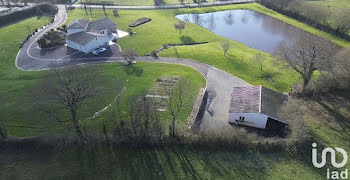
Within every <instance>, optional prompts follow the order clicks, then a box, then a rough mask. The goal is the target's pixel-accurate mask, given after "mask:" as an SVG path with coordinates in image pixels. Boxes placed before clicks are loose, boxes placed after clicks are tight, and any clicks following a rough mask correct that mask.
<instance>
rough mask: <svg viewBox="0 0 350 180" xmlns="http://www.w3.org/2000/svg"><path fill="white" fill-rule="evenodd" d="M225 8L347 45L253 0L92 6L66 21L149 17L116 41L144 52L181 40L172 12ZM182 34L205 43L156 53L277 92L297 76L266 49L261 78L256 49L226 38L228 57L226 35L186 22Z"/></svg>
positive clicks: (121, 23) (124, 24)
mask: <svg viewBox="0 0 350 180" xmlns="http://www.w3.org/2000/svg"><path fill="white" fill-rule="evenodd" d="M227 9H251V10H256V11H259V12H262V13H264V14H267V15H269V16H272V17H275V18H278V19H281V20H282V21H285V22H287V23H290V24H292V25H295V26H297V27H299V28H302V29H304V30H306V31H308V32H311V33H313V34H316V35H320V36H322V37H328V38H332V40H333V42H335V43H337V44H340V45H344V46H349V45H350V42H349V41H345V40H343V39H340V38H337V37H334V36H331V35H329V34H327V33H325V32H323V31H320V30H317V29H315V28H312V27H310V26H308V25H305V24H303V23H300V22H298V21H296V20H293V19H290V18H288V17H286V16H283V15H281V14H279V13H276V12H274V11H271V10H269V9H267V8H264V7H263V6H260V5H258V4H256V3H252V4H242V5H231V6H220V7H207V8H195V9H176V10H138V11H137V10H120V11H119V14H120V17H117V18H116V17H114V16H113V14H112V12H111V10H107V11H106V14H105V13H104V12H103V11H102V10H96V9H94V10H92V13H91V14H90V12H89V11H87V12H85V11H84V10H73V11H70V12H69V16H68V20H67V23H69V22H70V21H72V20H74V19H76V18H86V19H98V18H102V17H105V16H107V17H108V18H110V19H112V20H114V21H115V22H117V24H118V28H119V29H121V30H124V31H126V30H127V28H128V25H129V24H130V23H132V22H133V21H135V20H136V19H138V18H141V17H149V18H152V21H151V22H149V23H147V24H144V25H141V26H139V27H136V28H133V31H134V32H136V34H135V35H133V36H129V37H125V38H123V39H120V40H119V41H118V43H119V44H120V45H121V47H122V49H130V48H133V49H135V50H136V51H137V52H138V53H139V55H145V54H147V53H149V52H151V51H153V50H155V49H158V48H159V47H161V45H162V44H168V43H182V40H181V36H180V35H179V33H178V31H176V30H175V29H174V28H173V25H174V23H176V22H178V20H177V19H176V18H175V17H174V16H175V15H177V14H182V13H203V12H210V11H220V10H227ZM182 36H183V37H185V38H187V39H191V41H195V42H201V41H207V42H209V43H208V44H205V45H196V46H181V47H178V48H177V52H178V53H177V54H176V53H175V50H174V48H171V49H169V50H167V51H164V52H163V53H161V54H160V55H161V56H166V57H181V58H187V59H193V60H196V61H200V62H204V63H207V64H210V65H213V66H215V67H218V68H220V69H223V70H225V71H227V72H230V73H232V74H233V75H235V76H238V77H240V78H242V79H244V80H246V81H247V82H248V83H250V84H253V85H263V86H266V87H269V88H272V89H274V90H277V91H280V92H286V91H289V89H290V85H291V84H293V83H295V82H297V81H299V80H300V78H299V76H298V75H297V74H295V73H293V72H292V71H290V70H288V69H284V70H281V66H280V65H278V64H277V65H276V62H275V61H274V60H273V59H272V58H271V56H270V55H269V54H267V53H263V54H264V55H265V57H266V60H265V62H264V68H265V70H266V71H268V72H270V74H271V75H272V77H273V78H272V79H266V78H263V76H262V72H261V71H260V70H259V68H258V65H257V64H256V63H255V62H252V61H251V59H252V58H253V57H254V56H255V55H256V54H257V53H259V51H258V50H255V49H252V48H249V47H247V46H245V45H243V44H241V43H238V42H236V41H230V42H231V43H232V44H233V49H232V50H231V51H230V52H229V56H230V58H229V59H228V58H225V57H224V56H223V52H222V50H221V47H220V42H221V41H222V40H226V39H225V38H223V37H221V36H218V35H216V34H214V33H212V32H210V31H208V30H206V29H203V28H201V27H199V26H197V25H194V24H190V23H187V24H186V28H185V30H184V31H183V33H182ZM242 59H243V61H242Z"/></svg>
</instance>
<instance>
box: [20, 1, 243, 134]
mask: <svg viewBox="0 0 350 180" xmlns="http://www.w3.org/2000/svg"><path fill="white" fill-rule="evenodd" d="M66 19H67V13H66V10H65V7H64V6H59V11H58V13H57V15H56V17H55V21H54V23H52V24H50V25H48V26H47V27H45V28H44V29H43V30H41V31H40V32H38V33H36V34H35V35H34V36H33V37H32V38H30V39H29V40H28V41H27V42H26V43H25V44H24V45H23V47H22V48H21V49H20V50H19V52H18V55H17V58H16V66H17V68H18V69H21V70H24V71H40V70H47V69H55V68H61V67H66V66H72V65H83V64H97V63H108V62H118V61H119V62H120V61H121V57H120V53H121V51H120V48H119V46H118V45H113V46H112V47H111V48H112V54H108V55H106V56H104V57H94V56H91V57H88V56H87V57H81V56H79V58H76V56H75V55H76V53H79V52H73V50H71V49H70V48H65V47H58V48H62V49H59V50H58V52H61V53H63V55H62V54H61V55H60V57H54V56H52V55H51V54H49V55H46V54H45V53H50V49H48V50H45V51H44V52H45V53H41V54H40V53H39V54H37V53H35V52H36V51H37V49H38V48H37V43H36V40H37V39H38V38H40V37H41V36H42V35H43V34H44V33H45V32H47V31H48V30H50V29H53V28H57V27H59V26H60V25H62V24H64V23H65V21H66ZM35 49H36V50H35ZM39 51H40V49H39ZM55 51H57V49H56V50H55ZM43 57H44V58H43ZM137 61H141V62H157V63H169V64H180V65H185V66H189V67H192V68H194V69H196V70H197V71H199V72H200V73H201V74H202V75H203V76H204V77H205V78H206V81H207V91H208V92H209V101H208V106H207V111H205V114H204V117H203V119H202V123H201V125H200V129H201V130H202V131H205V132H208V131H213V132H218V130H219V132H220V130H222V129H226V128H228V127H229V126H228V111H229V106H230V100H231V92H232V90H233V88H234V87H238V86H244V85H248V83H246V82H245V81H243V80H242V79H240V78H237V77H235V76H233V75H231V74H229V73H227V72H225V71H222V70H220V69H217V68H215V67H212V66H210V65H207V64H203V63H200V62H197V61H193V60H187V59H178V58H162V57H161V58H159V59H154V58H151V57H138V58H137Z"/></svg>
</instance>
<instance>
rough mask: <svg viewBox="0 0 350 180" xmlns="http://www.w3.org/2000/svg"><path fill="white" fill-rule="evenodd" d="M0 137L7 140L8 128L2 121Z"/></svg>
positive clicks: (0, 123)
mask: <svg viewBox="0 0 350 180" xmlns="http://www.w3.org/2000/svg"><path fill="white" fill-rule="evenodd" d="M0 137H1V138H2V139H7V131H6V127H5V124H4V123H3V122H1V121H0Z"/></svg>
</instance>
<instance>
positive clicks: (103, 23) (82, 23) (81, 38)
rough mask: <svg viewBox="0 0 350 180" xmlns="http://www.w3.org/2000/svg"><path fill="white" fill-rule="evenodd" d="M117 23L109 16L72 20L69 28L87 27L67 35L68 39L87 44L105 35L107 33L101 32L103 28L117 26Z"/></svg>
mask: <svg viewBox="0 0 350 180" xmlns="http://www.w3.org/2000/svg"><path fill="white" fill-rule="evenodd" d="M115 26H116V24H115V23H114V22H113V21H111V20H110V19H108V18H103V19H99V20H96V21H93V22H89V21H88V20H85V19H78V20H75V21H73V22H71V23H70V24H69V25H68V27H67V29H85V28H86V27H87V29H86V31H82V32H77V33H74V34H70V35H67V37H66V39H67V40H69V41H72V42H75V43H78V44H80V45H86V44H88V43H89V42H90V41H91V40H93V39H94V38H96V37H103V36H106V35H103V34H100V31H101V30H104V29H108V28H111V27H115Z"/></svg>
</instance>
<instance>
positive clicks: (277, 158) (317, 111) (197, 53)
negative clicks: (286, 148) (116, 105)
mask: <svg viewBox="0 0 350 180" xmlns="http://www.w3.org/2000/svg"><path fill="white" fill-rule="evenodd" d="M229 7H230V8H257V9H260V10H261V11H266V13H272V12H271V11H269V10H266V9H264V8H262V7H261V6H258V5H256V4H253V5H239V6H229ZM220 8H222V9H225V8H228V7H220ZM220 8H218V7H215V8H206V9H197V10H195V11H198V12H200V11H209V10H220ZM189 11H190V10H171V11H165V10H161V11H120V14H121V17H120V18H113V17H111V16H110V17H111V18H113V19H114V20H115V21H116V22H117V23H118V25H119V27H120V28H121V29H123V30H126V28H127V24H128V23H130V22H132V21H133V20H136V19H137V18H139V17H143V16H149V17H151V18H152V19H153V20H152V22H151V23H148V24H145V25H142V26H140V27H138V28H135V29H134V31H136V32H137V33H136V35H134V36H131V37H127V38H125V39H121V40H120V44H121V45H122V47H123V48H131V47H135V48H136V50H137V51H138V53H140V54H145V53H147V52H150V51H151V50H154V49H156V48H159V47H160V45H161V44H165V43H176V42H181V40H180V38H179V37H180V36H179V34H178V32H177V31H175V30H174V29H173V23H175V22H177V20H176V19H175V18H173V16H174V14H178V13H187V12H189ZM103 16H104V14H103V12H102V11H96V10H93V16H92V18H99V17H103ZM276 16H281V15H279V14H276ZM77 17H79V18H82V17H86V18H89V16H86V15H85V12H84V11H83V10H75V11H71V12H70V14H69V20H72V19H74V18H77ZM281 17H283V16H281ZM283 18H285V17H283ZM48 21H49V18H46V17H42V18H41V19H40V20H38V19H37V18H36V17H34V18H30V19H27V20H24V21H21V22H19V23H16V24H12V25H10V26H7V27H3V28H1V29H0V60H1V61H0V66H1V67H2V68H1V70H0V92H1V94H6V98H7V99H6V101H5V102H6V110H5V111H4V112H3V114H2V115H4V116H5V117H7V122H8V124H9V125H10V127H9V131H10V134H11V135H17V136H27V135H35V134H37V133H41V132H47V131H49V130H50V129H46V127H49V125H50V126H52V124H47V126H43V127H38V128H36V127H33V126H37V125H42V124H41V123H39V122H40V121H39V118H38V117H37V115H35V114H33V113H32V112H30V111H26V108H25V107H22V106H18V104H21V103H22V97H24V92H25V90H26V87H28V86H31V87H33V86H36V84H37V83H38V81H39V80H40V79H42V78H44V77H45V75H46V73H47V72H23V71H20V70H18V69H16V67H15V66H14V59H15V56H16V54H17V51H18V44H19V43H20V41H21V40H22V39H24V38H25V37H26V35H27V32H25V31H24V30H23V29H26V27H27V26H29V28H30V29H34V28H36V27H40V26H41V25H43V24H46V23H47V22H48ZM68 22H69V21H68ZM163 29H164V30H163ZM184 36H189V37H190V38H192V39H194V40H195V41H209V42H210V43H209V44H206V45H200V46H192V47H187V48H178V54H179V56H183V57H187V56H188V57H189V58H193V59H194V60H198V61H203V62H208V63H210V64H213V65H214V66H217V67H219V68H223V69H225V70H227V71H228V72H230V73H232V74H235V75H239V76H240V77H242V78H244V79H246V80H247V81H248V82H251V83H252V82H253V83H263V84H264V83H265V84H264V85H266V86H268V87H272V88H274V85H273V84H272V82H263V81H261V78H258V76H257V75H256V74H257V72H254V70H255V71H256V69H257V68H256V67H254V65H253V64H251V63H249V62H247V61H248V60H247V59H249V58H251V57H252V56H254V54H256V53H258V51H256V50H254V49H251V48H248V47H246V46H244V45H242V44H239V43H237V42H234V41H231V42H232V43H234V49H233V50H232V51H230V52H229V57H231V58H232V59H233V61H232V62H231V61H230V62H229V61H227V60H225V58H224V57H223V54H222V51H220V50H219V49H218V47H219V43H220V41H221V40H222V39H223V38H222V37H219V36H216V35H215V34H213V33H211V32H209V31H206V30H203V29H202V28H200V27H198V26H196V25H191V24H187V27H186V29H185V30H184ZM154 37H156V38H154ZM209 53H210V54H209ZM163 55H165V56H173V55H174V49H169V50H168V51H165V52H164V53H163ZM265 55H266V56H268V55H267V54H265ZM241 56H244V59H245V60H244V63H240V57H241ZM273 65H274V63H273V61H272V60H271V59H269V60H268V61H267V64H266V66H267V67H266V68H268V69H269V70H270V71H271V72H275V73H281V74H278V76H276V82H277V83H278V85H279V86H276V87H282V88H281V89H280V91H283V90H284V89H285V88H286V87H285V86H287V85H289V84H290V83H292V82H294V81H295V80H297V79H298V78H291V76H292V75H293V74H291V73H290V72H284V71H283V72H281V71H280V70H279V68H278V67H273ZM137 67H138V68H143V74H142V76H136V75H135V74H128V73H126V72H125V71H124V70H122V69H121V66H120V65H119V64H117V63H115V64H107V65H99V71H101V74H102V75H103V76H104V77H105V80H106V84H113V82H114V81H113V80H114V79H115V78H116V77H120V78H122V79H124V80H125V79H128V80H129V82H128V83H127V90H128V91H127V93H126V94H125V96H124V97H123V98H124V99H127V97H128V96H131V95H132V94H137V93H138V92H140V91H142V90H143V89H147V88H150V87H151V86H152V84H153V83H154V82H155V79H156V78H157V77H159V76H164V75H169V74H174V75H183V76H190V77H191V78H193V80H194V82H195V83H196V86H197V87H199V86H201V85H203V83H204V79H203V78H202V77H201V75H200V74H199V73H198V72H196V71H194V70H192V69H190V68H186V67H182V66H176V65H167V64H148V63H137ZM179 67H181V68H179ZM240 69H242V70H241V71H239V70H240ZM243 70H246V71H248V72H249V73H246V72H245V71H243ZM236 71H237V72H236ZM243 72H245V73H243ZM276 87H275V89H276ZM105 88H106V89H105V90H106V91H107V94H106V95H105V97H104V98H102V99H101V100H100V102H97V103H96V104H95V105H94V106H93V107H91V108H95V109H100V108H101V107H104V106H105V105H106V104H108V103H110V100H111V99H113V97H114V96H115V94H114V93H113V86H110V87H105ZM105 99H109V100H108V101H107V100H105ZM306 104H308V106H310V109H309V114H308V115H307V116H306V124H307V127H308V129H309V130H310V132H311V133H312V137H313V139H314V140H315V142H317V143H318V144H320V145H323V146H331V147H334V146H338V147H342V148H344V149H345V150H346V151H347V152H350V144H349V141H348V138H349V135H348V132H349V130H350V128H349V127H350V126H349V122H348V119H349V118H348V117H350V114H349V112H350V109H349V107H350V106H348V105H347V106H345V107H344V106H339V104H323V105H321V104H319V103H314V102H307V103H306ZM88 115H89V114H85V115H84V114H83V115H82V116H88ZM100 118H102V119H103V118H104V116H102V117H100ZM99 120H101V119H97V121H99ZM94 123H96V121H91V122H87V124H88V125H96V124H94ZM44 127H45V128H44ZM53 127H56V126H53ZM306 148H307V147H306ZM308 150H310V152H311V144H310V147H309V149H308ZM346 167H348V168H349V165H348V166H346ZM325 177H326V170H325V169H324V168H323V169H317V168H315V167H313V166H312V163H311V156H310V154H307V153H306V154H305V155H302V156H301V157H295V156H291V155H290V154H288V153H284V152H270V153H259V152H249V151H247V152H236V151H234V149H224V148H220V149H218V148H212V149H211V148H206V149H204V148H198V147H191V146H188V147H182V146H179V147H167V148H157V149H125V148H120V147H109V148H107V147H90V148H88V147H87V148H86V149H84V150H77V149H71V150H69V151H68V152H64V153H43V152H33V153H29V152H27V153H24V154H22V153H10V154H7V153H0V179H102V178H103V179H140V178H142V179H179V178H180V179H325Z"/></svg>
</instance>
